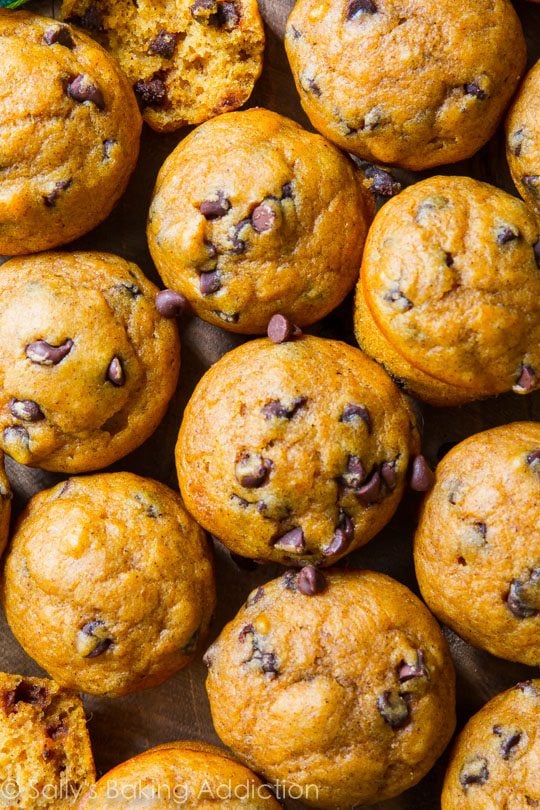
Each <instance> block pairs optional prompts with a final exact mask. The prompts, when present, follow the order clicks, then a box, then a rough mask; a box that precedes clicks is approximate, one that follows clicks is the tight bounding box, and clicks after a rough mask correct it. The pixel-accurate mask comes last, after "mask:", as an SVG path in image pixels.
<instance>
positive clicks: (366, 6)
mask: <svg viewBox="0 0 540 810" xmlns="http://www.w3.org/2000/svg"><path fill="white" fill-rule="evenodd" d="M376 12H377V5H376V3H375V2H374V0H349V2H348V3H347V19H348V20H356V19H357V18H358V17H360V16H361V15H362V14H376Z"/></svg>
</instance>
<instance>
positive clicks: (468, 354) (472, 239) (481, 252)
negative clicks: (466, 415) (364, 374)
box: [355, 177, 540, 405]
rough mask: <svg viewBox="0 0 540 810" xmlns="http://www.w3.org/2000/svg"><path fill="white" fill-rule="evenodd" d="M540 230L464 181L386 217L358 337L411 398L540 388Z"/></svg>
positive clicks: (440, 181) (514, 204) (459, 397)
mask: <svg viewBox="0 0 540 810" xmlns="http://www.w3.org/2000/svg"><path fill="white" fill-rule="evenodd" d="M539 235H540V225H539V223H538V222H537V221H536V220H535V217H534V216H533V214H532V213H531V212H530V211H529V210H528V209H527V208H526V206H525V205H524V204H523V203H522V202H521V200H517V199H516V198H515V197H512V196H511V195H510V194H507V193H506V192H504V191H501V190H500V189H497V188H494V187H493V186H490V185H487V184H486V183H480V182H479V181H477V180H472V179H471V178H468V177H432V178H429V179H428V180H424V181H422V182H421V183H417V184H416V185H414V186H410V187H409V188H407V189H406V190H405V191H403V192H402V193H401V194H398V195H397V197H394V198H393V199H391V200H390V201H389V202H388V203H387V204H386V205H385V206H384V208H382V210H381V211H380V212H379V213H378V215H377V216H376V218H375V221H374V223H373V226H372V228H371V230H370V233H369V236H368V240H367V243H366V249H365V252H364V260H363V264H362V270H361V274H360V281H359V283H358V288H357V296H356V314H355V329H356V336H357V340H358V342H359V344H360V346H361V347H362V349H364V351H365V352H367V354H369V355H370V356H371V357H374V358H375V359H376V360H378V361H379V362H380V363H382V364H383V365H384V366H385V368H386V369H387V371H388V372H389V373H390V374H391V375H392V376H394V377H396V378H399V379H400V380H401V382H402V384H403V386H404V387H405V388H406V389H407V390H408V391H410V392H411V393H412V394H414V395H415V396H417V397H419V398H420V399H423V400H425V401H426V402H429V403H430V404H432V405H459V404H461V403H464V402H470V401H472V400H475V399H482V398H484V397H488V396H493V395H495V394H501V393H503V392H505V391H510V390H512V389H513V390H514V391H515V392H516V393H519V394H528V393H530V392H531V391H532V390H534V389H535V388H537V387H538V386H540V273H539V266H540V240H539Z"/></svg>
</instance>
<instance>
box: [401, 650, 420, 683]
mask: <svg viewBox="0 0 540 810" xmlns="http://www.w3.org/2000/svg"><path fill="white" fill-rule="evenodd" d="M426 675H427V670H426V666H425V663H424V651H423V650H417V652H416V661H415V663H414V664H409V663H407V661H402V662H401V664H400V665H399V666H398V679H399V682H400V683H406V682H407V681H410V680H412V679H413V678H424V677H425V676H426Z"/></svg>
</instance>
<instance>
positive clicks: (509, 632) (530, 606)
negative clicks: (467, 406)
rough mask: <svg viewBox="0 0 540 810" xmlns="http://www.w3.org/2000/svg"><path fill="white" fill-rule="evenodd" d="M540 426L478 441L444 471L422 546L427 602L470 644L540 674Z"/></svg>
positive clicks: (418, 556) (492, 433) (454, 454)
mask: <svg viewBox="0 0 540 810" xmlns="http://www.w3.org/2000/svg"><path fill="white" fill-rule="evenodd" d="M539 527H540V424H539V423H536V422H516V423H514V424H512V425H504V426H503V427H498V428H493V429H492V430H487V431H485V432H484V433H479V434H477V435H476V436H471V437H470V438H469V439H466V440H465V441H464V442H461V444H459V445H457V446H456V447H454V449H453V450H451V451H450V452H449V453H448V454H447V455H446V456H445V457H444V459H443V460H442V461H441V462H440V464H439V466H438V467H437V471H436V480H435V486H434V488H433V489H432V491H431V492H430V493H429V494H428V496H427V499H426V501H425V503H424V508H423V511H422V515H421V519H420V524H419V526H418V531H417V533H416V538H415V546H414V557H415V565H416V574H417V577H418V582H419V584H420V589H421V591H422V596H423V597H424V599H425V600H426V602H427V604H428V606H429V607H430V608H431V610H432V611H433V612H434V613H435V615H436V616H438V617H439V619H440V620H441V621H443V622H444V623H445V624H447V625H448V626H449V627H451V628H452V629H453V630H455V632H456V633H459V635H460V636H463V638H464V639H466V640H467V641H468V642H470V643H471V644H474V645H475V646H477V647H482V648H483V649H485V650H488V651H489V652H491V653H493V655H498V656H500V657H501V658H508V659H510V660H511V661H521V662H522V663H524V664H530V665H531V666H538V665H540V532H539V531H538V529H539Z"/></svg>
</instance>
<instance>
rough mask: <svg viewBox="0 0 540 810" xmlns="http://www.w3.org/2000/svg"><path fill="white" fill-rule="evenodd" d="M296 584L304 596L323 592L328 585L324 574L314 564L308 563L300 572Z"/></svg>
mask: <svg viewBox="0 0 540 810" xmlns="http://www.w3.org/2000/svg"><path fill="white" fill-rule="evenodd" d="M296 584H297V587H298V590H299V591H300V593H303V594H304V596H315V595H316V594H318V593H322V591H324V589H325V587H326V579H325V576H324V574H323V573H322V572H321V571H319V569H318V568H315V566H314V565H306V567H305V568H302V570H301V571H300V573H299V574H298V578H297V580H296Z"/></svg>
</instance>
